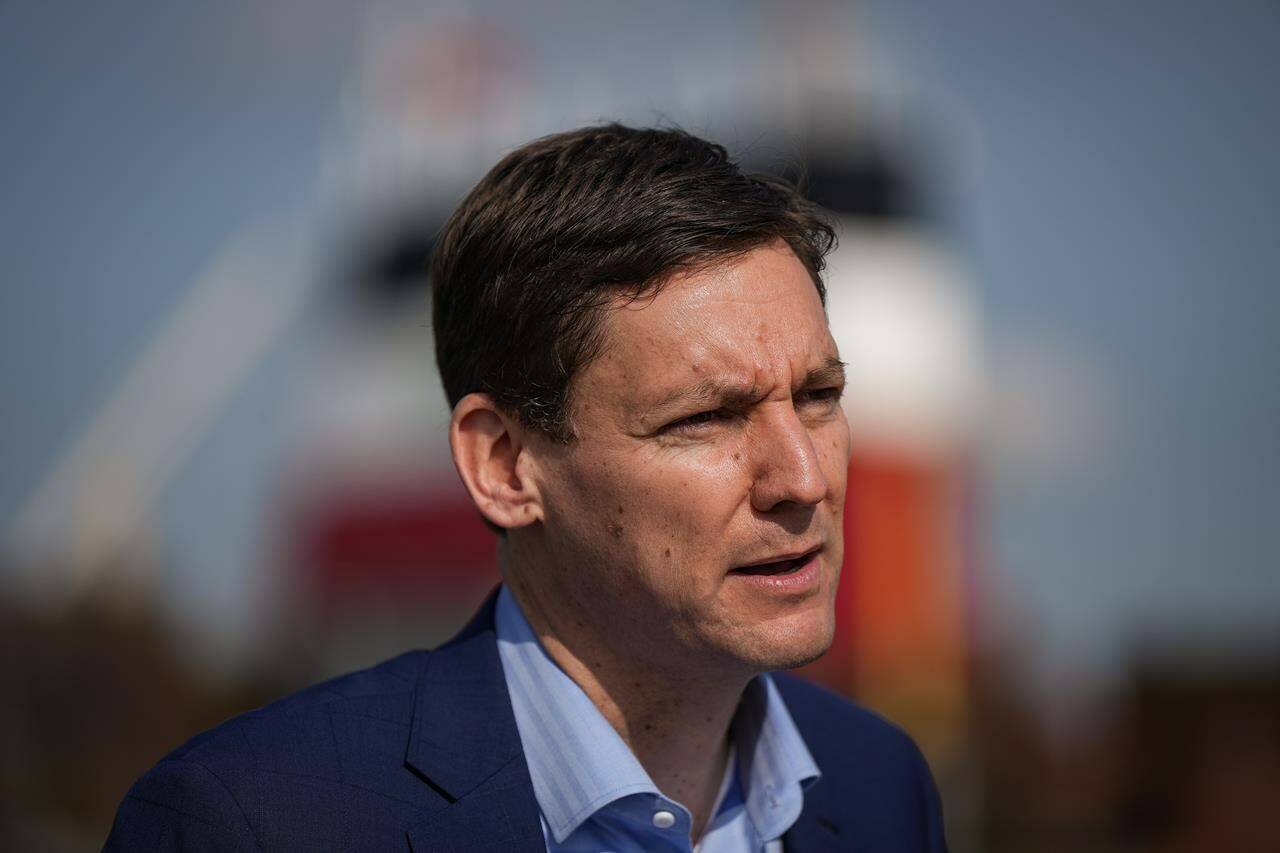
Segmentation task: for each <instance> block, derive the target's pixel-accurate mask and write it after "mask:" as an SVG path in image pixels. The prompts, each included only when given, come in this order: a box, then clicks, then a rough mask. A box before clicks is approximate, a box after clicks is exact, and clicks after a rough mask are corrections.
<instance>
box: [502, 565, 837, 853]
mask: <svg viewBox="0 0 1280 853" xmlns="http://www.w3.org/2000/svg"><path fill="white" fill-rule="evenodd" d="M496 627H497V635H498V653H499V657H500V658H501V660H502V668H503V672H504V673H505V675H506V679H507V689H508V692H509V693H510V695H511V707H512V711H513V712H514V713H515V718H516V727H517V728H518V729H519V731H520V740H521V742H522V744H523V746H524V753H525V760H526V762H527V763H528V766H529V776H530V779H531V781H532V783H533V791H534V795H535V796H536V797H537V800H538V806H539V807H540V808H541V809H542V816H543V819H544V820H545V821H546V823H547V828H548V830H549V831H550V833H551V835H552V836H553V837H554V838H555V840H556V842H557V843H563V842H564V840H565V839H566V838H568V837H569V835H571V834H572V833H573V831H574V830H576V829H577V828H578V827H579V826H580V825H581V824H582V823H583V822H584V821H586V820H587V819H588V818H590V817H591V816H592V815H593V814H595V813H596V812H597V811H599V810H600V809H601V808H604V807H605V806H607V805H609V804H610V803H612V802H614V801H616V800H618V799H621V798H622V797H626V796H629V795H631V794H643V793H649V794H655V795H657V794H659V791H658V789H657V787H656V786H655V785H654V784H653V780H651V779H650V778H649V774H648V773H646V772H645V769H644V768H643V767H642V766H641V765H640V762H639V761H637V760H636V757H635V755H633V754H632V752H631V750H630V749H629V748H628V747H627V745H626V744H625V743H624V742H623V740H622V738H621V737H619V735H618V733H617V732H616V731H615V730H614V728H613V727H612V726H611V725H609V723H608V721H607V720H605V718H604V715H602V714H601V713H600V711H599V709H597V708H596V706H595V705H594V704H593V703H592V702H591V700H590V699H589V698H588V697H587V695H586V693H584V692H583V691H582V688H580V687H579V686H578V685H577V684H576V683H575V682H574V681H573V679H571V678H569V676H568V675H567V674H565V672H564V671H563V670H562V669H560V667H559V666H557V665H556V664H555V662H554V661H553V660H552V659H551V657H550V656H549V655H547V653H546V652H545V651H544V650H543V648H542V645H541V644H540V643H539V642H538V640H537V637H536V636H535V635H534V633H533V629H532V628H531V627H530V625H529V622H528V620H527V619H526V618H525V616H524V613H523V612H522V611H521V609H520V605H519V604H518V603H517V602H516V600H515V597H514V596H513V595H511V593H510V591H509V590H508V589H507V588H506V587H505V586H504V587H502V589H501V591H500V592H499V593H498V603H497V612H496ZM732 739H733V742H734V746H735V752H736V754H737V755H738V762H739V768H740V774H741V775H740V779H741V781H742V782H743V784H744V786H745V801H746V812H747V816H748V818H749V819H750V821H751V823H752V825H753V826H754V828H755V830H756V832H757V834H758V836H759V837H760V838H761V839H762V840H766V841H767V840H771V839H773V838H778V837H781V836H782V834H783V833H784V832H786V830H787V829H789V828H790V827H791V825H792V824H793V823H794V822H795V820H796V818H798V817H799V816H800V810H801V808H802V807H803V805H804V794H803V789H804V788H805V787H807V786H808V785H809V784H811V783H812V781H813V780H815V779H817V778H818V776H820V775H821V774H820V772H819V771H818V767H817V765H816V764H815V763H814V761H813V756H812V755H810V753H809V750H808V748H807V747H806V746H805V743H804V740H803V738H801V736H800V732H799V730H798V729H797V728H796V726H795V722H794V721H793V720H792V719H791V714H790V713H788V711H787V708H786V705H785V703H784V702H783V701H782V696H781V695H780V694H779V693H778V689H777V687H776V686H774V684H773V679H771V678H769V676H767V675H762V676H759V677H758V678H756V679H754V680H753V681H752V682H751V684H750V685H748V687H747V690H746V691H745V692H744V693H743V697H742V702H741V704H740V705H739V707H738V713H737V716H736V717H735V718H734V722H733V728H732Z"/></svg>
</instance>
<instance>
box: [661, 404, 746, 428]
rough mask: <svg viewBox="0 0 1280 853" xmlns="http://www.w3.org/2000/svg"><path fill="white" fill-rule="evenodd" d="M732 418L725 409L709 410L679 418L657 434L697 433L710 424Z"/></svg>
mask: <svg viewBox="0 0 1280 853" xmlns="http://www.w3.org/2000/svg"><path fill="white" fill-rule="evenodd" d="M732 417H733V413H732V412H730V411H728V410H726V409H711V410H709V411H706V412H698V413H697V414H696V415H689V416H688V417H685V418H681V419H680V420H678V421H672V422H671V423H669V424H667V425H666V426H664V427H663V428H662V429H660V430H659V432H664V433H671V432H675V433H680V432H697V431H698V430H700V429H705V428H706V427H708V426H710V425H712V424H716V423H719V422H721V421H727V420H729V419H730V418H732Z"/></svg>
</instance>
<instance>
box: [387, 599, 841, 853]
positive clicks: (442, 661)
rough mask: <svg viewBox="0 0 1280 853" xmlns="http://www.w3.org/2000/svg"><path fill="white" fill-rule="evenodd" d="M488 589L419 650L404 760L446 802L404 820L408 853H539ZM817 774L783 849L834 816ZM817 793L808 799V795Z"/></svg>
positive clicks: (814, 838)
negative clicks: (475, 607)
mask: <svg viewBox="0 0 1280 853" xmlns="http://www.w3.org/2000/svg"><path fill="white" fill-rule="evenodd" d="M496 602H497V592H496V591H495V592H494V593H493V594H492V595H490V596H489V598H488V600H487V601H485V603H484V605H483V606H482V607H481V608H480V611H479V612H478V613H477V614H476V615H475V617H474V618H473V619H472V620H471V622H470V623H469V624H468V625H467V627H465V628H463V629H462V631H461V632H460V633H459V634H458V635H457V636H456V637H454V638H453V639H452V640H451V641H449V642H448V643H447V644H446V645H444V646H441V647H440V648H439V649H437V650H435V651H434V652H431V653H430V654H428V655H427V656H426V660H425V663H424V665H423V669H422V672H421V673H420V675H419V676H418V683H417V687H416V690H415V695H414V708H413V722H412V724H411V727H410V735H409V745H408V748H407V750H406V752H405V764H406V766H407V767H409V769H410V770H412V771H413V772H414V773H415V774H416V775H417V776H418V777H419V778H421V779H422V780H423V781H424V782H425V783H426V784H428V785H430V786H431V787H432V788H434V789H435V790H436V791H438V792H439V793H440V794H441V795H443V796H444V798H445V800H447V803H448V804H447V805H445V806H443V807H441V808H439V809H436V810H435V811H433V812H432V813H431V814H430V815H429V816H428V817H426V818H424V819H423V820H421V821H419V822H417V823H415V824H414V825H412V826H411V827H409V829H408V832H407V835H408V838H409V845H410V847H411V848H412V849H413V850H415V851H448V850H466V851H475V853H485V851H513V853H518V851H545V850H546V841H545V839H544V837H543V834H542V817H541V814H540V812H539V810H538V802H537V799H536V798H535V796H534V793H533V783H532V782H531V781H530V778H529V768H528V766H527V765H526V763H525V758H524V750H523V748H522V747H521V744H520V733H519V730H518V729H517V728H516V722H515V715H514V713H513V712H512V710H511V698H510V695H509V694H508V692H507V682H506V678H505V677H504V675H503V671H502V662H501V660H500V658H499V657H498V641H497V636H496V631H495V627H494V625H495V623H494V608H495V604H496ZM822 788H823V783H822V780H818V782H816V783H815V784H814V785H813V787H812V788H810V789H809V790H808V791H807V792H806V795H805V807H804V809H803V811H802V812H801V814H800V817H799V819H797V820H796V822H795V824H794V825H793V826H792V827H791V829H790V830H789V831H788V832H787V833H786V834H785V835H784V836H783V844H784V849H786V851H787V853H806V851H817V850H828V849H831V847H832V844H833V843H835V842H838V830H837V828H836V827H837V824H838V823H839V820H838V819H832V817H831V815H832V814H836V813H837V812H833V811H832V810H831V809H824V808H823V807H822V806H823V805H824V798H823V796H822V795H823V793H825V792H824V791H823V790H822ZM815 795H816V796H815Z"/></svg>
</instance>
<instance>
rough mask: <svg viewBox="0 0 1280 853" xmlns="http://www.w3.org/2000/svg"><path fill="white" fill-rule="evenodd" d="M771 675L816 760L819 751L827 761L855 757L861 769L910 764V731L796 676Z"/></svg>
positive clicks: (912, 753) (913, 747)
mask: <svg viewBox="0 0 1280 853" xmlns="http://www.w3.org/2000/svg"><path fill="white" fill-rule="evenodd" d="M773 679H774V683H775V684H777V686H778V692H780V693H781V694H782V698H783V700H784V701H785V702H786V705H787V711H788V712H790V714H791V716H792V718H793V719H794V720H795V722H796V726H797V727H798V728H799V729H800V731H801V733H802V734H803V735H804V737H805V741H806V743H808V745H809V748H810V749H811V750H812V751H813V753H814V758H815V759H816V760H818V764H819V766H823V765H824V762H823V761H822V758H823V757H825V758H826V759H827V763H833V762H834V763H836V764H843V763H844V762H846V761H849V762H857V764H858V766H859V772H866V770H867V768H868V766H871V767H880V766H884V767H893V766H897V765H900V764H903V763H905V764H906V765H908V766H913V765H914V764H915V763H916V761H917V760H918V756H919V754H920V751H919V750H918V749H917V748H916V745H915V742H914V741H913V740H912V739H911V736H910V735H908V734H907V733H906V732H905V731H903V730H902V729H901V728H900V727H899V726H897V725H895V724H894V723H891V722H890V721H889V720H886V719H885V718H884V717H882V716H880V715H879V714H877V713H875V712H874V711H870V710H868V709H866V708H863V707H862V706H860V705H856V704H854V703H853V702H850V701H849V700H848V699H845V698H844V697H843V696H839V695H837V694H835V693H832V692H831V691H830V690H827V689H826V688H824V687H820V686H818V685H817V684H814V683H813V682H811V681H807V680H805V679H804V678H801V677H799V676H795V675H791V674H789V673H775V674H774V675H773ZM824 770H825V766H824Z"/></svg>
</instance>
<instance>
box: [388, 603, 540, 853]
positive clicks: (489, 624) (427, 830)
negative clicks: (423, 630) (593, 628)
mask: <svg viewBox="0 0 1280 853" xmlns="http://www.w3.org/2000/svg"><path fill="white" fill-rule="evenodd" d="M496 598H497V596H496V593H495V594H494V595H490V596H489V599H488V600H487V601H486V602H485V603H484V606H482V607H481V608H480V611H479V613H477V614H476V616H475V618H473V619H472V620H471V622H470V624H468V625H467V627H466V628H464V629H463V630H462V632H461V633H459V634H458V636H456V637H455V638H454V639H453V640H451V641H450V642H449V643H447V644H446V645H444V646H442V647H440V648H439V649H437V650H436V651H434V652H431V653H430V654H429V655H427V656H426V661H425V663H424V665H423V670H422V672H421V673H420V675H419V676H418V683H417V687H416V690H415V695H414V708H413V722H412V724H411V727H410V735H409V745H408V748H407V750H406V752H405V764H406V765H407V766H408V767H409V768H410V769H411V770H412V771H413V772H414V773H415V774H416V775H418V776H419V777H420V778H422V779H423V780H424V781H425V782H426V783H427V784H429V785H431V787H433V788H435V789H436V791H438V792H439V793H440V794H442V795H443V796H444V798H445V799H446V800H447V801H448V805H446V806H444V807H443V808H442V809H439V810H437V811H435V812H433V813H432V814H431V815H430V816H429V817H428V818H426V819H424V820H422V821H420V822H419V823H417V824H415V825H414V826H412V827H410V829H409V831H408V834H409V841H410V845H411V846H412V848H413V849H414V850H433V851H434V850H475V851H484V850H512V851H520V850H545V849H546V847H545V842H544V839H543V836H542V823H541V818H540V816H539V813H538V804H537V800H536V799H535V798H534V795H533V785H532V783H531V782H530V780H529V770H528V767H527V766H526V765H525V760H524V751H523V750H522V749H521V746H520V734H519V732H518V731H517V729H516V723H515V717H514V715H513V714H512V711H511V700H510V697H509V696H508V694H507V685H506V680H505V679H504V678H503V674H502V663H501V661H500V660H499V658H498V645H497V639H496V637H495V635H494V603H495V601H496Z"/></svg>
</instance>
